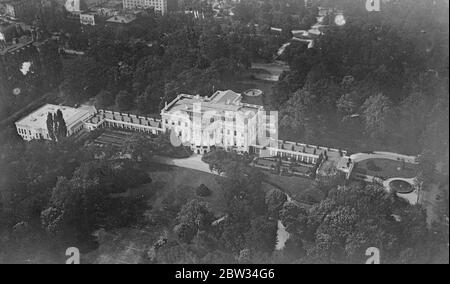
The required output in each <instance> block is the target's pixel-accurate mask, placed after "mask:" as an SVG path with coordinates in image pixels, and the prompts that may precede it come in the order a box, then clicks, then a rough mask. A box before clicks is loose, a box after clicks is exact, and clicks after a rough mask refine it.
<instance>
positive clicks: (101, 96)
mask: <svg viewBox="0 0 450 284" xmlns="http://www.w3.org/2000/svg"><path fill="white" fill-rule="evenodd" d="M114 103H115V97H114V95H113V94H112V93H111V92H108V91H105V90H101V91H100V93H98V94H97V96H95V106H96V107H97V108H105V107H109V106H112V105H114Z"/></svg>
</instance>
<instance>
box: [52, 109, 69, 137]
mask: <svg viewBox="0 0 450 284" xmlns="http://www.w3.org/2000/svg"><path fill="white" fill-rule="evenodd" d="M53 122H54V129H55V135H56V139H57V141H61V139H63V138H65V137H66V136H67V125H66V121H65V120H64V117H63V113H62V111H61V110H60V109H58V110H57V111H56V115H55V116H54V120H53Z"/></svg>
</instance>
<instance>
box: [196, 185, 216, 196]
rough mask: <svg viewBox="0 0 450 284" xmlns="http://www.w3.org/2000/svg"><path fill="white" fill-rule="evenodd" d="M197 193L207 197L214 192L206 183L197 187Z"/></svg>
mask: <svg viewBox="0 0 450 284" xmlns="http://www.w3.org/2000/svg"><path fill="white" fill-rule="evenodd" d="M195 192H196V194H197V195H198V196H201V197H207V196H210V195H211V194H212V192H211V190H210V189H209V188H208V187H206V185H204V184H201V185H200V186H199V187H198V188H197V189H196V191H195Z"/></svg>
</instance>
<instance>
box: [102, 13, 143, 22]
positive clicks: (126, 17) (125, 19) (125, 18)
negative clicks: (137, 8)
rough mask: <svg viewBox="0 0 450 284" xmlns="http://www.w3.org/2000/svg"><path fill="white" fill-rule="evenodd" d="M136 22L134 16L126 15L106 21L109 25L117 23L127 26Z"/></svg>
mask: <svg viewBox="0 0 450 284" xmlns="http://www.w3.org/2000/svg"><path fill="white" fill-rule="evenodd" d="M134 20H136V16H135V15H131V14H126V15H117V16H113V17H111V18H109V19H108V20H106V21H107V22H109V23H117V24H129V23H131V22H133V21H134Z"/></svg>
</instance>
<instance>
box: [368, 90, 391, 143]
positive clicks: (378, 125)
mask: <svg viewBox="0 0 450 284" xmlns="http://www.w3.org/2000/svg"><path fill="white" fill-rule="evenodd" d="M362 110H363V117H364V120H365V124H366V131H367V133H368V134H369V135H370V137H373V138H384V137H386V135H387V133H388V132H389V130H390V129H392V128H391V127H390V124H391V123H392V120H393V116H392V114H393V113H392V103H391V101H390V100H389V99H388V98H387V97H385V96H384V95H383V94H378V95H375V96H371V97H369V98H368V99H367V100H366V101H365V102H364V104H363V105H362Z"/></svg>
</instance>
